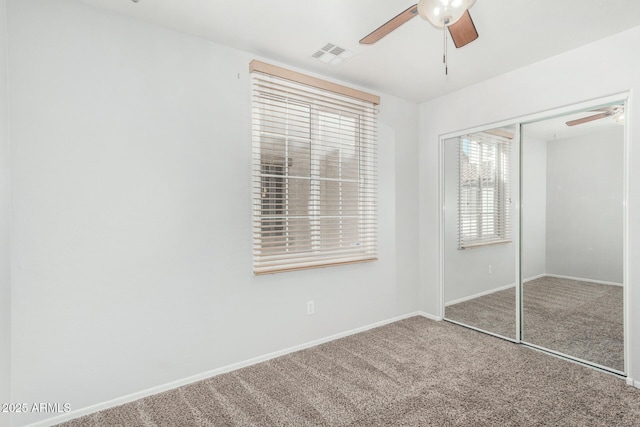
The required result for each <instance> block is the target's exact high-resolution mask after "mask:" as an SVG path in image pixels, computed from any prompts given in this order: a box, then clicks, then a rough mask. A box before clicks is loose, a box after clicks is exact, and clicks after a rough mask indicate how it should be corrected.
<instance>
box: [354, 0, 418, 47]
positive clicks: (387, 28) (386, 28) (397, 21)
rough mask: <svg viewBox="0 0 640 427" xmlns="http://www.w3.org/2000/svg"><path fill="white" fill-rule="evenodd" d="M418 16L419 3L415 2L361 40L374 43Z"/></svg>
mask: <svg viewBox="0 0 640 427" xmlns="http://www.w3.org/2000/svg"><path fill="white" fill-rule="evenodd" d="M415 16H418V5H417V4H414V5H413V6H411V7H410V8H408V9H407V10H405V11H404V12H402V13H400V14H398V15H397V16H396V17H394V18H392V19H390V20H389V21H387V22H386V23H385V24H384V25H382V26H381V27H379V28H377V29H376V30H374V31H373V32H372V33H371V34H369V35H368V36H366V37H364V38H363V39H362V40H360V44H373V43H375V42H377V41H378V40H380V39H381V38H383V37H384V36H386V35H387V34H389V33H390V32H391V31H393V30H395V29H396V28H398V27H399V26H400V25H402V24H404V23H405V22H407V21H408V20H410V19H411V18H413V17H415Z"/></svg>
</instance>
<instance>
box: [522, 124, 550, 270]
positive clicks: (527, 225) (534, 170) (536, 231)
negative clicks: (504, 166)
mask: <svg viewBox="0 0 640 427" xmlns="http://www.w3.org/2000/svg"><path fill="white" fill-rule="evenodd" d="M522 139H523V143H522V194H521V195H520V197H521V198H522V252H521V268H522V278H523V279H524V280H527V279H530V278H533V277H537V276H541V275H544V274H545V273H546V272H547V270H546V246H547V242H546V234H547V232H546V229H547V228H546V227H547V226H546V222H547V142H546V141H543V140H540V139H536V138H534V137H530V136H527V126H526V125H525V126H523V130H522Z"/></svg>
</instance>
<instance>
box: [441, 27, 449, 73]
mask: <svg viewBox="0 0 640 427" xmlns="http://www.w3.org/2000/svg"><path fill="white" fill-rule="evenodd" d="M447 23H448V20H447V21H446V22H445V25H444V26H443V27H442V31H443V33H442V63H443V64H444V75H445V76H447V75H449V64H448V58H447V25H446V24H447Z"/></svg>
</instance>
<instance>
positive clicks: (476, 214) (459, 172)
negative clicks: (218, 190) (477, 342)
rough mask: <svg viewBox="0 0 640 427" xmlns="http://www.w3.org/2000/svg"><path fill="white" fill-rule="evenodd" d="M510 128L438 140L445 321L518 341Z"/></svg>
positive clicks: (513, 165) (514, 187) (514, 158)
mask: <svg viewBox="0 0 640 427" xmlns="http://www.w3.org/2000/svg"><path fill="white" fill-rule="evenodd" d="M514 131H515V126H511V127H510V128H501V129H492V130H488V131H483V132H475V133H471V134H467V135H462V136H460V137H455V138H450V139H446V140H445V141H443V162H444V164H443V166H444V173H443V177H444V182H443V198H444V200H443V202H444V211H443V215H444V233H443V245H444V248H443V250H444V274H443V282H444V303H445V313H444V317H445V319H447V320H452V321H455V322H458V323H461V324H464V325H467V326H472V327H474V328H478V329H481V330H483V331H487V332H491V333H494V334H497V335H501V336H503V337H506V338H510V339H515V338H516V292H515V290H516V283H518V281H517V275H516V246H515V243H514V240H513V237H514V236H513V233H514V229H513V221H512V219H513V215H514V212H513V206H514V198H513V194H514V192H516V191H517V188H518V185H517V182H518V181H517V177H518V167H517V166H518V161H517V159H518V144H517V143H516V142H514V139H513V137H514V133H515V132H514Z"/></svg>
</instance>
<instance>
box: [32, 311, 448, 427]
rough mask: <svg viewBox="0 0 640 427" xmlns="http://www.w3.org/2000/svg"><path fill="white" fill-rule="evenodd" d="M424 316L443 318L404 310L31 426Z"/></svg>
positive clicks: (431, 318) (120, 402) (61, 419)
mask: <svg viewBox="0 0 640 427" xmlns="http://www.w3.org/2000/svg"><path fill="white" fill-rule="evenodd" d="M415 316H422V317H426V318H427V319H430V320H436V321H438V320H442V318H441V317H438V316H434V315H432V314H429V313H426V312H424V311H415V312H412V313H408V314H404V315H402V316H397V317H393V318H391V319H387V320H382V321H380V322H375V323H371V324H369V325H365V326H361V327H359V328H355V329H351V330H349V331H346V332H341V333H338V334H334V335H330V336H328V337H324V338H320V339H317V340H313V341H309V342H307V343H304V344H300V345H296V346H293V347H289V348H286V349H283V350H278V351H274V352H273V353H268V354H265V355H262V356H258V357H254V358H251V359H247V360H245V361H242V362H238V363H232V364H231V365H227V366H223V367H221V368H217V369H213V370H211V371H207V372H203V373H201V374H197V375H192V376H190V377H187V378H183V379H180V380H176V381H172V382H169V383H166V384H162V385H159V386H156V387H151V388H148V389H146V390H142V391H138V392H135V393H131V394H128V395H126V396H122V397H118V398H116V399H112V400H109V401H106V402H102V403H98V404H95V405H91V406H87V407H84V408H81V409H78V410H74V411H71V412H68V413H66V414H62V415H59V416H55V417H51V418H47V419H46V420H42V421H38V422H36V423H33V424H29V425H28V426H27V427H46V426H50V425H52V424H58V423H62V422H65V421H70V420H72V419H75V418H79V417H82V416H85V415H89V414H93V413H94V412H98V411H102V410H105V409H110V408H113V407H116V406H120V405H124V404H125V403H129V402H133V401H134V400H138V399H142V398H145V397H148V396H151V395H154V394H158V393H162V392H164V391H168V390H172V389H175V388H177V387H181V386H184V385H188V384H192V383H195V382H198V381H202V380H205V379H207V378H211V377H215V376H217V375H220V374H224V373H227V372H231V371H235V370H236V369H240V368H244V367H247V366H251V365H255V364H257V363H261V362H266V361H267V360H271V359H274V358H276V357H280V356H284V355H287V354H290V353H294V352H296V351H300V350H304V349H307V348H310V347H315V346H317V345H320V344H324V343H327V342H330V341H334V340H337V339H339V338H344V337H348V336H349V335H354V334H357V333H360V332H364V331H368V330H369V329H373V328H377V327H380V326H384V325H388V324H389V323H393V322H397V321H399V320H404V319H408V318H410V317H415Z"/></svg>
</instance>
